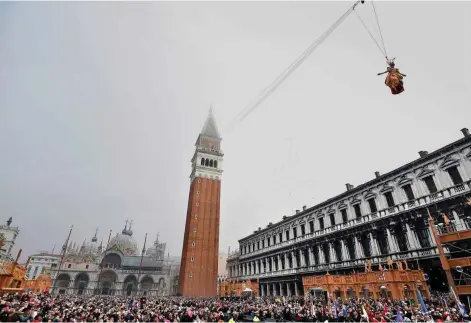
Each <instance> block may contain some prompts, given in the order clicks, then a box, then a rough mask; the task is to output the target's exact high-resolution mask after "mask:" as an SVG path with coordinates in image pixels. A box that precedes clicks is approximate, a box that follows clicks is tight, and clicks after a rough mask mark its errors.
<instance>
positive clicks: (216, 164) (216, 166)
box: [214, 160, 218, 168]
mask: <svg viewBox="0 0 471 323" xmlns="http://www.w3.org/2000/svg"><path fill="white" fill-rule="evenodd" d="M214 168H218V161H217V160H215V161H214Z"/></svg>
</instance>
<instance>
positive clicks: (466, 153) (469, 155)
mask: <svg viewBox="0 0 471 323" xmlns="http://www.w3.org/2000/svg"><path fill="white" fill-rule="evenodd" d="M466 150H467V149H465V150H463V154H464V155H465V156H466V158H468V159H471V149H469V150H468V152H466Z"/></svg>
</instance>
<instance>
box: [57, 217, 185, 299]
mask: <svg viewBox="0 0 471 323" xmlns="http://www.w3.org/2000/svg"><path fill="white" fill-rule="evenodd" d="M165 248H166V244H165V243H162V242H160V241H159V237H158V235H157V237H156V239H155V241H154V243H149V244H148V246H147V247H146V246H144V247H143V248H142V249H141V250H139V248H138V247H137V244H136V241H135V240H134V238H133V231H132V230H131V226H127V225H126V227H125V228H124V230H122V232H121V233H118V234H116V236H114V237H112V238H111V239H110V240H109V241H108V243H107V244H106V245H104V244H103V241H102V242H101V243H98V239H97V236H96V234H95V236H94V237H93V238H92V239H91V241H90V242H87V241H84V242H83V243H82V244H81V245H80V244H76V243H72V242H70V243H69V244H68V246H67V248H66V249H65V253H64V256H63V260H62V261H61V262H60V265H59V266H58V267H57V268H55V269H54V268H53V269H51V273H52V275H53V277H54V281H53V286H52V293H53V294H54V295H56V294H69V295H117V296H170V295H175V293H173V292H172V291H173V289H172V285H173V284H174V280H175V278H176V274H175V273H174V272H173V271H172V268H171V262H170V261H169V259H168V257H165Z"/></svg>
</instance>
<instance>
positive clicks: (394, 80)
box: [378, 59, 406, 95]
mask: <svg viewBox="0 0 471 323" xmlns="http://www.w3.org/2000/svg"><path fill="white" fill-rule="evenodd" d="M388 64H389V67H388V69H387V70H386V71H385V72H382V73H378V75H383V74H385V73H388V75H387V76H386V80H385V81H384V83H385V84H386V86H388V87H389V88H390V89H391V93H392V94H394V95H396V94H399V93H402V92H404V83H403V81H402V79H403V77H404V76H406V74H402V73H401V72H399V69H398V68H396V67H395V64H394V59H391V60H388Z"/></svg>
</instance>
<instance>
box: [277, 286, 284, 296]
mask: <svg viewBox="0 0 471 323" xmlns="http://www.w3.org/2000/svg"><path fill="white" fill-rule="evenodd" d="M278 284H279V285H280V296H283V285H282V283H278Z"/></svg>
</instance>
